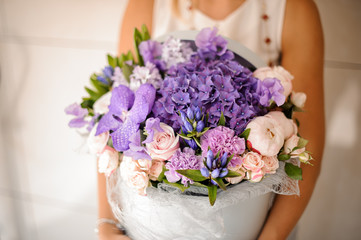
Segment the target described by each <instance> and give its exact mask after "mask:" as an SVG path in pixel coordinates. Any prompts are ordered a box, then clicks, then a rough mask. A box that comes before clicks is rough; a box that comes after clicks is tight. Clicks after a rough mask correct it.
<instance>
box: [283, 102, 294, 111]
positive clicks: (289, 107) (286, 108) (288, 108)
mask: <svg viewBox="0 0 361 240" xmlns="http://www.w3.org/2000/svg"><path fill="white" fill-rule="evenodd" d="M292 107H293V104H292V103H290V102H285V103H284V104H283V105H282V106H281V108H283V109H285V110H290V109H291V108H292Z"/></svg>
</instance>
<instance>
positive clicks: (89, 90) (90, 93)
mask: <svg viewBox="0 0 361 240" xmlns="http://www.w3.org/2000/svg"><path fill="white" fill-rule="evenodd" d="M85 91H87V93H88V94H89V95H90V97H91V99H92V100H94V101H96V100H98V99H99V98H100V97H101V95H99V94H98V93H97V92H95V91H93V90H91V89H90V88H88V87H85Z"/></svg>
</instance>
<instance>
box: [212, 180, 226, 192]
mask: <svg viewBox="0 0 361 240" xmlns="http://www.w3.org/2000/svg"><path fill="white" fill-rule="evenodd" d="M213 181H215V182H216V183H218V186H219V187H220V188H221V189H222V190H224V191H226V190H227V188H226V185H225V184H224V182H223V179H222V178H213Z"/></svg>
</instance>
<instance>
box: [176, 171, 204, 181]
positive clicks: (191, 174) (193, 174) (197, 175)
mask: <svg viewBox="0 0 361 240" xmlns="http://www.w3.org/2000/svg"><path fill="white" fill-rule="evenodd" d="M176 172H177V173H180V174H182V175H183V176H185V177H187V178H189V179H192V180H193V181H197V182H202V181H204V180H206V179H207V178H206V177H204V176H203V175H202V173H201V171H200V170H195V169H187V170H176Z"/></svg>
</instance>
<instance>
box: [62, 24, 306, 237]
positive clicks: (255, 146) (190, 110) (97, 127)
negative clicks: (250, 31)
mask: <svg viewBox="0 0 361 240" xmlns="http://www.w3.org/2000/svg"><path fill="white" fill-rule="evenodd" d="M175 35H177V34H175ZM178 35H179V36H180V38H176V37H174V35H173V36H168V37H167V38H164V40H163V41H162V42H161V41H154V40H151V39H150V35H149V33H148V31H147V29H146V27H144V26H143V27H142V29H141V30H137V29H135V32H134V39H135V49H136V51H135V55H136V58H135V57H134V56H133V54H132V53H131V52H128V53H127V54H122V55H121V56H119V57H112V56H110V55H108V63H109V65H108V66H106V67H105V68H104V69H103V70H102V72H101V73H97V74H93V75H92V76H91V78H90V81H91V84H92V85H93V88H88V87H86V88H85V90H86V91H87V93H88V96H87V97H84V98H83V101H82V103H81V104H80V105H78V104H73V105H70V106H69V107H68V108H66V113H67V114H71V115H74V116H75V118H74V119H72V120H71V121H70V123H69V126H70V127H76V128H86V129H87V130H88V131H89V132H90V133H89V137H88V140H87V142H88V146H89V149H90V151H91V152H92V153H94V154H96V155H97V156H98V158H99V161H98V163H99V166H98V167H99V172H102V173H105V174H106V176H107V177H108V193H109V196H108V198H109V201H110V203H111V205H112V207H113V211H114V212H115V214H116V215H117V217H118V218H119V220H120V221H123V222H124V224H126V225H128V226H129V227H130V228H131V226H137V227H136V228H137V231H136V232H137V233H134V234H133V235H134V236H136V235H137V234H138V236H143V239H146V237H144V236H149V239H152V237H150V236H153V237H158V238H159V236H163V237H160V238H162V239H168V238H169V239H173V238H175V236H178V237H180V236H184V235H180V233H179V232H185V231H188V233H189V234H191V235H189V236H193V237H192V238H193V239H196V237H195V236H197V235H194V234H195V233H199V232H200V231H199V228H207V231H206V232H208V233H210V232H212V231H213V230H214V231H213V232H212V233H211V235H212V236H213V237H214V236H216V237H217V236H218V237H219V236H221V234H220V232H221V230H220V227H219V226H223V227H224V225H225V222H227V220H225V222H223V221H222V220H219V219H218V220H217V223H221V224H218V225H217V224H216V223H212V221H210V220H209V219H210V218H214V216H216V215H217V214H218V215H217V216H218V218H219V211H220V210H222V209H223V210H225V207H228V206H231V205H232V204H233V205H234V204H236V203H239V201H241V200H249V199H250V198H251V197H254V196H259V195H262V194H266V193H269V192H276V193H280V194H297V193H298V185H297V180H301V179H302V170H301V168H300V167H299V164H300V162H302V163H306V164H309V161H310V160H311V156H310V154H309V153H308V152H307V151H306V149H305V146H306V144H307V140H305V139H303V138H301V137H300V136H299V135H298V133H297V128H298V127H297V125H298V121H295V122H294V121H293V120H292V113H293V112H294V111H302V107H303V105H304V102H305V100H306V95H305V94H304V93H295V92H293V91H292V78H293V77H292V75H291V74H290V73H289V72H287V71H286V70H285V69H283V68H282V67H280V66H279V67H273V68H270V67H259V66H255V65H253V64H252V63H251V62H249V61H247V59H245V58H246V57H245V56H242V55H241V54H242V53H243V52H244V51H243V52H242V51H241V52H239V51H237V49H234V50H231V49H230V48H229V47H228V45H227V44H228V42H230V41H231V40H226V39H225V38H223V37H221V36H219V35H217V29H215V28H214V29H210V28H206V29H203V30H201V31H200V32H198V33H196V36H195V38H193V40H185V38H186V37H183V36H186V35H187V33H182V32H180V33H178ZM232 45H235V44H234V42H232ZM251 56H252V57H253V58H254V55H251ZM258 65H259V64H258ZM257 67H258V68H257ZM227 189H229V190H227ZM226 190H227V191H226ZM134 193H136V194H134ZM217 195H218V196H219V201H220V202H219V203H218V201H217V202H216V199H217ZM144 196H146V197H144ZM205 197H207V199H208V200H207V202H208V204H207V205H205V200H204V199H205ZM146 199H148V200H146ZM149 199H150V200H149ZM142 201H143V202H142ZM144 201H148V202H147V203H145V202H144ZM150 201H151V203H150ZM266 202H268V200H266ZM139 206H146V207H147V209H148V210H144V208H143V209H142V210H139ZM211 206H213V207H211ZM149 209H151V211H155V212H157V214H158V215H161V216H160V217H159V216H158V219H159V220H155V219H156V218H155V217H154V213H152V212H149ZM267 209H268V208H267ZM127 211H128V212H127ZM145 211H148V212H147V213H146V214H145ZM170 212H173V213H176V214H177V216H176V218H179V219H182V221H174V216H173V217H170V219H172V220H169V221H168V220H164V219H167V217H166V215H169V214H170ZM212 214H213V215H212ZM135 215H136V216H137V218H136V217H134V216H135ZM151 216H153V217H151ZM125 218H127V219H126V220H125ZM145 219H148V220H149V222H152V221H153V222H157V223H156V225H154V226H158V227H155V228H157V229H158V230H157V232H156V233H155V232H153V233H152V234H153V235H152V234H151V232H152V230H153V229H152V228H151V227H149V224H148V226H147V224H141V223H140V221H146V222H148V220H145ZM162 219H163V220H162ZM189 219H192V221H193V222H195V223H193V224H192V227H189V225H188V227H185V225H184V222H189V221H190V220H189ZM207 219H208V220H207ZM216 219H217V217H216ZM172 222H177V223H180V224H178V225H177V226H173V225H172ZM262 223H263V222H261V223H260V226H262ZM139 224H141V226H143V230H142V228H141V227H139V226H140V225H139ZM169 224H170V225H169ZM159 225H161V226H163V230H161V229H162V228H161V227H159ZM182 225H183V226H184V229H183V228H182V227H181V226H182ZM195 225H196V226H198V227H195ZM166 226H168V227H166ZM200 226H202V227H200ZM164 228H165V229H167V231H165V230H164ZM170 228H172V229H174V228H178V229H179V231H178V233H175V232H172V231H170V230H169V229H170ZM192 229H193V230H194V231H193V230H192ZM210 229H211V230H210ZM212 229H213V230H212ZM161 231H163V233H160V232H161ZM258 231H259V230H258ZM162 234H163V235H162ZM177 234H178V235H177ZM202 236H208V235H206V233H204V234H203V235H202ZM179 239H181V238H179ZM201 239H202V238H201Z"/></svg>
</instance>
